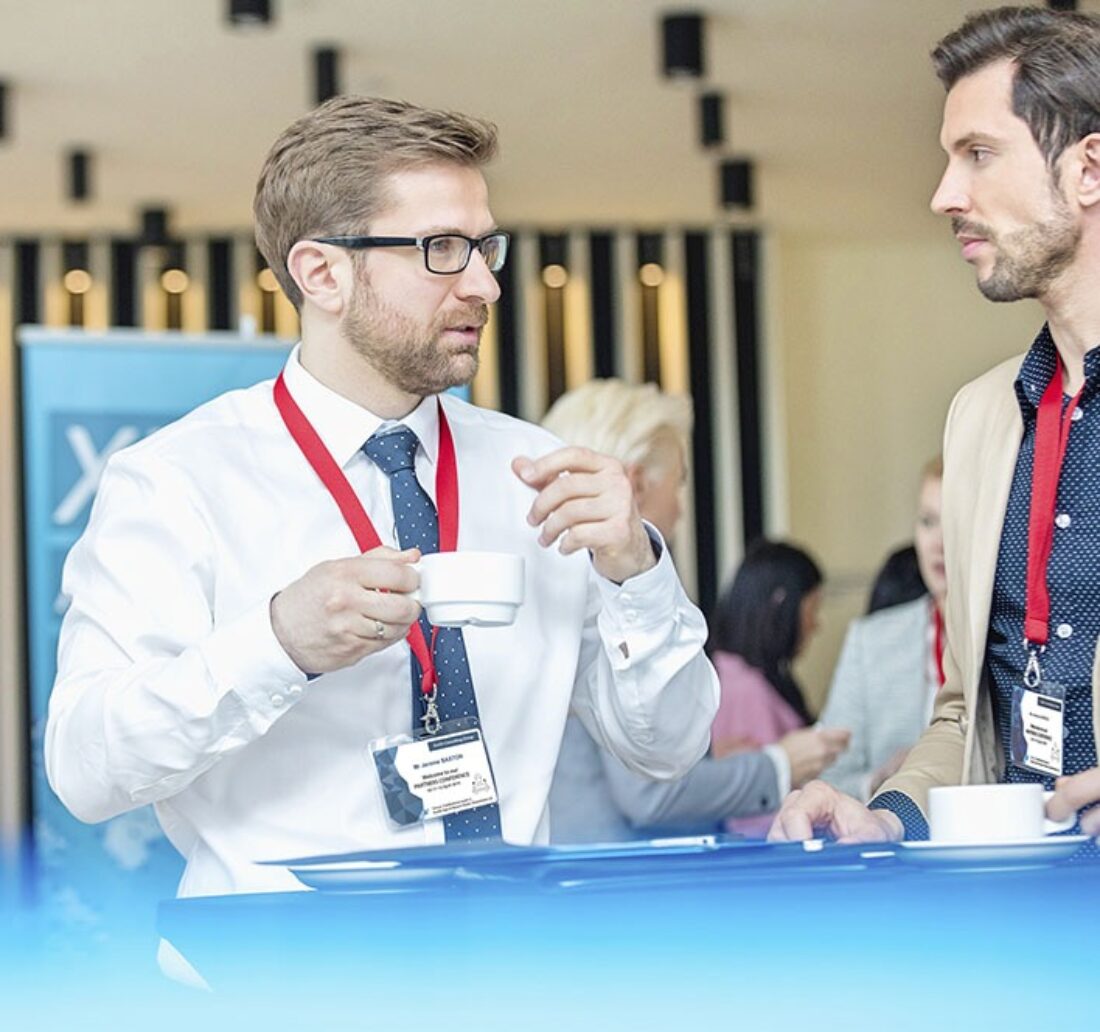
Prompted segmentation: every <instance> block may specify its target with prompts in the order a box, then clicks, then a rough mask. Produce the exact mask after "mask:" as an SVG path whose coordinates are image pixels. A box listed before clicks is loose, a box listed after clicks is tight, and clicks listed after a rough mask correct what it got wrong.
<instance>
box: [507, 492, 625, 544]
mask: <svg viewBox="0 0 1100 1032" xmlns="http://www.w3.org/2000/svg"><path fill="white" fill-rule="evenodd" d="M543 493H545V492H543ZM540 497H541V496H540ZM613 514H614V510H613V509H612V507H611V506H610V505H609V504H608V500H607V499H606V498H600V497H592V498H574V499H573V500H571V501H568V502H565V503H564V504H563V505H559V506H558V507H556V508H555V509H554V510H553V511H552V512H551V513H550V515H549V516H548V517H547V519H546V521H545V522H544V523H543V525H542V531H541V533H540V534H539V544H540V545H542V546H543V547H544V548H545V547H547V546H549V545H552V544H553V543H554V542H555V541H557V540H558V538H559V537H561V536H562V535H563V534H568V535H569V536H570V537H571V538H573V539H574V540H573V542H572V551H576V549H577V545H576V543H575V542H576V537H577V535H578V534H584V535H585V540H586V542H587V543H588V544H591V541H592V540H593V538H594V536H595V535H596V533H597V531H598V527H599V525H600V524H601V523H602V522H603V521H604V520H606V519H608V518H609V517H611V516H612V515H613ZM528 519H530V517H528ZM562 544H565V542H564V541H563V542H562Z"/></svg>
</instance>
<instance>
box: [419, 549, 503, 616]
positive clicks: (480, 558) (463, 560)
mask: <svg viewBox="0 0 1100 1032" xmlns="http://www.w3.org/2000/svg"><path fill="white" fill-rule="evenodd" d="M412 566H413V569H414V570H416V571H417V572H418V573H419V574H420V587H419V588H418V589H417V590H415V591H412V592H410V594H411V595H412V597H413V598H415V599H416V600H417V601H418V602H419V603H420V604H421V605H422V606H423V607H424V610H425V611H426V612H427V614H428V619H429V620H431V622H432V623H433V624H435V626H436V627H465V626H474V627H504V626H507V625H508V624H510V623H512V622H513V621H514V620H515V618H516V611H517V610H518V609H519V607H520V606H521V605H522V604H523V571H524V564H523V556H521V555H512V554H511V553H508V552H433V553H431V554H430V555H425V556H422V557H421V558H420V559H419V560H418V561H417V562H415V563H413V564H412Z"/></svg>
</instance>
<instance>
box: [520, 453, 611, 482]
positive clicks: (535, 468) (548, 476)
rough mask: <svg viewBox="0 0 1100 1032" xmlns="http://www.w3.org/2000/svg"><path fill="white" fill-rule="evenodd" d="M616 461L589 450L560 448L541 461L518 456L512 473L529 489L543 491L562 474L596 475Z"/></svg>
mask: <svg viewBox="0 0 1100 1032" xmlns="http://www.w3.org/2000/svg"><path fill="white" fill-rule="evenodd" d="M614 461H615V460H614V459H609V458H608V457H607V456H606V455H601V454H600V453H599V452H594V451H592V450H591V449H589V448H578V447H569V448H558V449H557V450H556V451H552V452H550V453H549V454H548V455H544V456H542V458H540V459H529V458H527V456H525V455H520V456H517V457H516V458H515V459H513V460H512V472H513V473H515V474H516V476H517V477H519V478H520V480H522V481H523V482H524V483H525V484H526V485H527V486H528V487H533V488H535V489H536V490H542V488H544V487H545V486H546V485H547V484H549V483H550V482H551V481H552V480H555V479H556V478H558V477H559V476H561V474H562V473H595V472H597V471H598V470H601V469H604V468H606V467H607V466H608V465H609V464H614Z"/></svg>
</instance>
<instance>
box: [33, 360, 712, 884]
mask: <svg viewBox="0 0 1100 1032" xmlns="http://www.w3.org/2000/svg"><path fill="white" fill-rule="evenodd" d="M286 381H287V386H288V387H289V389H290V391H291V393H292V395H293V396H294V398H295V400H296V401H297V403H298V405H299V406H300V407H301V409H302V410H303V412H304V413H305V414H306V416H307V417H308V418H309V419H310V421H311V422H312V423H313V425H314V427H315V428H316V430H317V432H318V434H319V435H320V437H321V439H322V440H323V441H324V443H325V445H326V446H327V447H328V449H329V451H330V452H331V453H332V455H333V457H334V459H335V460H336V462H337V463H338V464H339V465H340V466H341V467H342V468H343V470H344V473H345V474H346V476H347V477H348V479H349V481H350V482H351V484H352V486H353V488H354V489H355V490H356V492H357V493H358V495H359V497H360V499H361V500H362V502H363V504H364V507H365V508H366V509H367V511H368V512H369V513H370V514H371V518H372V520H373V521H374V524H375V527H376V528H377V530H378V533H379V535H380V537H381V538H382V540H383V541H384V542H385V543H387V544H393V545H394V546H395V547H396V534H395V533H394V531H393V513H392V506H391V502H390V485H389V481H388V479H387V478H386V476H385V474H383V473H382V472H381V471H380V470H378V469H377V468H376V467H375V466H374V464H373V463H372V462H371V461H370V460H369V459H368V458H367V457H366V456H365V455H364V454H363V453H362V452H361V451H360V448H361V446H362V444H363V443H364V442H365V441H366V439H367V438H368V437H369V436H370V435H371V434H372V433H373V432H374V431H375V430H376V429H378V428H379V426H380V425H382V421H381V420H379V419H378V418H377V417H376V416H374V415H372V414H371V413H369V412H367V411H365V410H364V409H362V408H360V407H359V406H357V405H355V404H353V403H352V402H350V401H348V400H347V399H345V398H343V397H341V396H340V395H338V394H336V393H334V392H333V391H331V390H329V389H328V388H326V387H325V386H323V385H322V384H321V383H319V382H318V381H317V380H316V379H314V378H313V377H312V376H311V375H310V374H309V373H307V372H306V371H305V370H304V369H303V368H302V366H301V365H300V364H299V362H298V359H297V349H296V350H295V352H294V353H292V355H291V357H290V359H289V361H288V363H287V367H286ZM443 405H444V408H445V409H446V412H447V418H448V421H449V423H450V426H451V430H452V433H453V436H454V441H455V450H456V454H457V459H458V476H459V494H460V517H459V537H458V546H459V548H466V549H486V550H496V551H509V552H513V553H517V554H519V555H522V556H523V557H524V558H525V560H526V585H525V587H526V601H525V602H524V604H523V606H522V607H521V608H520V611H519V615H518V618H517V619H516V622H515V624H514V625H512V626H510V627H505V628H499V627H485V628H478V627H471V628H467V629H466V630H465V639H466V647H467V651H468V654H469V661H470V669H471V672H472V674H473V680H474V685H475V688H476V691H477V697H478V704H479V709H480V714H481V721H482V726H483V728H484V734H485V740H486V744H487V747H488V750H489V754H490V758H491V760H492V763H493V769H494V772H495V775H496V781H497V788H498V791H499V794H500V810H501V823H502V828H503V834H504V837H505V839H506V840H507V841H509V842H513V843H521V844H527V843H532V842H545V841H547V839H548V830H549V829H548V818H547V795H548V792H549V788H550V781H551V776H552V774H553V771H554V764H555V761H556V759H557V755H558V749H559V746H560V744H561V739H562V732H563V728H564V725H565V720H566V716H567V714H568V713H569V711H570V706H571V704H572V708H573V710H574V712H576V713H577V715H578V716H579V717H580V718H581V719H582V720H583V721H584V724H585V726H586V727H587V728H588V729H589V730H590V731H591V733H592V734H593V736H594V737H595V738H596V739H597V741H599V742H601V743H603V744H605V745H606V746H607V747H608V748H610V749H611V750H612V751H614V752H615V754H616V755H618V756H619V757H620V758H621V759H622V760H623V762H624V763H626V764H627V766H629V767H631V768H632V769H634V770H637V771H639V772H643V773H648V774H650V775H651V776H655V777H665V778H667V777H674V776H677V775H679V774H681V773H683V772H684V771H685V770H687V769H688V768H689V767H690V766H691V765H692V764H693V763H694V762H695V761H696V760H697V759H698V758H699V757H700V756H701V755H702V753H703V752H704V751H705V749H706V747H707V741H708V734H709V727H710V723H711V720H712V719H713V716H714V713H715V709H716V707H717V700H718V688H717V679H716V676H715V674H714V671H713V669H712V667H711V666H710V663H709V661H708V660H707V659H706V657H705V656H704V654H703V643H704V640H705V638H706V626H705V622H704V620H703V618H702V615H701V614H700V613H699V611H698V610H697V609H696V608H695V607H694V606H693V605H692V604H691V602H690V601H689V600H688V598H687V597H686V595H685V594H684V591H683V588H682V587H681V585H680V582H679V580H678V578H677V576H676V573H675V570H674V569H673V566H672V563H671V559H670V557H669V553H668V550H667V549H664V550H663V552H662V556H661V558H660V560H659V562H658V563H657V565H656V566H655V567H654V568H653V569H651V570H648V571H646V572H645V573H643V574H640V575H639V576H637V577H633V578H631V579H630V580H628V581H627V582H625V583H624V584H623V585H622V586H617V585H615V584H613V583H611V582H610V581H607V580H605V579H603V578H601V577H600V576H598V575H597V574H596V573H595V571H594V569H593V567H592V564H591V561H590V560H589V558H588V556H587V554H584V553H580V554H574V555H572V556H567V557H563V556H561V555H560V554H559V553H558V552H557V550H556V549H555V548H550V549H544V548H542V547H540V546H539V544H538V542H537V537H538V530H537V528H534V527H531V526H530V525H529V524H528V523H527V519H526V517H527V512H528V510H529V508H530V505H531V502H532V500H533V498H534V492H533V491H532V490H531V489H530V488H528V487H527V486H525V485H524V484H523V483H522V482H521V481H520V480H519V479H518V478H517V477H516V476H515V474H514V473H513V472H512V471H511V468H510V463H511V460H512V459H513V457H515V456H516V455H528V456H532V457H534V456H538V455H542V454H545V453H546V452H549V451H551V450H553V449H554V448H555V447H557V446H558V445H559V442H558V441H557V440H556V439H555V438H554V437H552V436H551V435H550V434H548V433H546V432H545V431H543V430H542V429H540V428H538V427H535V426H531V425H530V424H527V423H523V422H520V421H518V420H515V419H512V418H510V417H508V416H504V415H500V414H499V413H495V412H491V411H486V410H483V409H478V408H475V407H473V406H471V405H468V404H466V403H464V402H462V401H460V400H459V399H457V398H454V397H451V396H449V395H447V396H444V397H443ZM401 422H403V423H404V424H405V425H407V426H408V427H410V428H411V429H412V430H414V431H415V432H416V434H417V436H418V437H419V439H420V441H421V445H422V447H421V448H420V449H419V451H418V454H417V465H416V472H417V476H418V478H419V479H420V482H421V483H422V484H423V486H424V488H425V490H427V491H428V493H429V494H430V495H431V496H432V497H433V498H434V495H435V464H436V459H437V451H438V414H437V408H436V401H435V398H428V399H426V400H425V401H424V402H423V403H422V404H421V405H419V406H418V407H417V408H416V410H415V411H413V412H412V413H410V414H409V416H408V417H407V418H405V419H404V420H402V421H401ZM356 551H357V550H356V546H355V543H354V540H353V539H352V536H351V532H350V531H349V529H348V527H347V525H346V524H345V523H344V520H343V518H342V517H341V515H340V513H339V511H338V510H337V508H336V505H335V503H334V502H333V501H332V499H331V498H330V496H329V495H328V493H327V492H326V491H325V489H324V487H323V485H322V484H321V483H320V481H319V480H318V478H317V476H316V474H315V473H314V472H313V470H312V469H311V468H310V466H309V465H308V463H307V462H306V460H305V458H304V457H303V456H302V455H301V453H300V452H299V450H298V448H297V446H296V445H295V443H294V441H293V440H292V439H291V437H290V435H289V433H288V432H287V430H286V428H285V426H284V425H283V422H282V420H281V418H280V416H279V414H278V411H277V410H276V408H275V404H274V401H273V397H272V386H271V382H270V381H268V382H265V383H261V384H257V385H256V386H254V387H251V388H248V389H247V390H240V391H233V392H230V393H228V394H225V395H222V396H221V397H219V398H216V399H214V400H213V401H211V402H209V403H208V404H206V405H203V406H201V407H200V408H198V409H196V410H195V411H194V412H192V413H190V414H189V415H187V416H185V417H184V418H183V419H180V420H179V421H178V422H176V423H173V424H171V425H170V426H167V427H165V428H163V429H162V430H160V431H158V432H156V433H155V434H152V435H151V436H149V437H147V438H145V439H144V440H142V441H140V442H138V443H137V444H135V445H133V446H132V447H130V448H127V449H125V450H124V451H121V452H119V453H117V454H115V455H114V456H113V457H112V458H111V460H110V462H109V463H108V465H107V468H106V470H105V472H104V474H103V478H102V481H101V484H100V487H99V492H98V494H97V496H96V500H95V503H94V505H93V509H92V513H91V517H90V519H89V523H88V526H87V529H86V530H85V532H84V534H83V536H82V537H81V539H80V540H79V541H78V542H77V543H76V545H75V546H74V547H73V550H72V552H71V553H70V555H69V557H68V560H67V561H66V564H65V570H64V575H63V581H62V590H63V592H64V593H65V594H66V595H67V596H68V598H69V599H70V600H71V604H70V607H69V610H68V612H67V614H66V616H65V620H64V623H63V625H62V629H61V638H60V643H59V648H58V675H57V681H56V684H55V685H54V690H53V695H52V697H51V699H50V707H49V718H48V723H47V728H46V746H45V751H46V770H47V774H48V776H49V780H50V784H51V786H52V787H53V789H54V791H55V792H57V794H58V795H59V796H60V798H61V799H62V801H63V802H64V803H65V805H66V806H67V807H68V808H69V809H70V810H71V811H72V812H73V813H74V814H75V815H76V816H77V817H79V818H81V819H82V820H86V821H100V820H104V819H106V818H108V817H112V816H114V815H116V814H118V813H121V812H123V811H125V810H129V809H132V808H133V807H136V806H140V805H142V804H145V803H150V802H152V803H155V804H156V812H157V815H158V817H159V819H160V822H161V825H162V826H163V828H164V830H165V833H166V834H167V835H168V837H169V839H170V840H171V841H172V843H173V844H174V845H175V846H176V848H177V849H178V850H179V851H180V853H181V854H182V855H183V856H184V858H185V859H186V861H187V868H186V871H185V872H184V876H183V880H182V881H181V883H180V887H179V893H180V895H183V896H195V895H213V894H219V893H227V892H245V891H249V892H251V891H261V892H262V891H277V890H283V889H297V888H300V887H301V886H300V885H299V883H298V882H297V880H296V879H295V878H294V877H293V876H292V875H291V874H290V873H289V872H287V871H286V870H285V869H283V868H281V867H267V866H258V865H257V863H256V861H260V860H272V859H279V858H287V857H295V856H303V855H310V854H314V855H315V854H324V853H340V852H345V851H350V850H362V849H383V848H397V847H406V846H418V845H425V844H433V843H439V842H441V841H442V840H443V829H442V822H440V821H430V822H427V823H425V824H422V825H414V826H412V827H405V828H397V827H396V826H394V825H392V824H390V823H389V821H388V818H387V816H386V813H385V807H384V804H383V801H382V793H381V788H380V785H379V783H378V778H377V775H376V773H375V770H374V767H373V763H372V762H371V757H370V755H369V752H368V748H367V747H368V743H370V742H371V741H372V740H374V739H376V738H380V737H382V736H385V735H391V734H395V733H400V732H406V731H410V730H411V728H412V723H413V713H412V692H411V687H410V676H409V649H408V645H407V644H406V643H405V642H404V641H400V642H397V643H395V644H394V645H393V646H391V647H390V648H387V649H385V650H383V651H382V652H379V653H377V654H375V655H372V656H369V657H367V658H365V659H363V660H362V661H360V662H359V663H357V664H355V665H354V666H353V667H350V668H348V669H345V670H341V671H337V672H335V673H331V674H326V675H324V676H322V677H319V678H316V679H314V680H312V681H308V680H307V679H306V677H305V676H304V675H303V674H302V672H301V671H300V670H298V668H297V667H296V666H295V665H294V663H293V662H292V661H291V660H290V658H289V657H288V656H287V655H286V653H285V651H284V650H283V649H282V647H281V646H280V644H279V642H278V640H277V639H276V638H275V635H274V632H273V631H272V628H271V620H270V614H269V604H270V599H271V597H272V596H273V595H274V594H275V593H276V592H277V591H279V590H280V589H282V588H283V587H285V586H286V585H287V584H289V583H290V582H292V581H294V580H295V579H297V578H298V577H300V576H301V575H302V574H304V573H305V572H306V571H307V570H309V569H310V568H311V567H313V566H314V565H316V564H317V563H319V562H322V561H325V560H329V559H335V558H340V557H346V556H352V555H354V554H356Z"/></svg>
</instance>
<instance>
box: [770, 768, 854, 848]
mask: <svg viewBox="0 0 1100 1032" xmlns="http://www.w3.org/2000/svg"><path fill="white" fill-rule="evenodd" d="M840 798H842V797H841V795H840V793H839V792H837V790H836V789H835V788H833V787H832V786H831V785H826V784H825V783H824V782H822V781H811V782H810V783H809V784H808V785H807V786H806V787H805V788H803V789H801V790H799V791H796V792H792V793H791V794H790V795H789V796H787V798H786V799H785V800H784V802H783V805H782V806H781V807H780V808H779V813H778V814H776V817H775V821H774V822H773V823H772V826H771V829H770V830H769V831H768V840H769V841H770V842H803V841H805V840H806V839H809V838H813V837H814V829H815V828H823V829H825V830H827V831H829V832H830V834H831V833H832V832H833V831H834V828H833V818H834V814H835V809H836V802H837V800H838V799H840Z"/></svg>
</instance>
